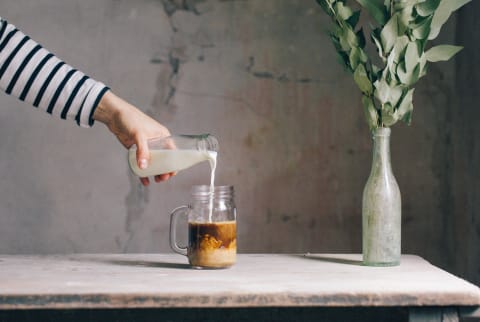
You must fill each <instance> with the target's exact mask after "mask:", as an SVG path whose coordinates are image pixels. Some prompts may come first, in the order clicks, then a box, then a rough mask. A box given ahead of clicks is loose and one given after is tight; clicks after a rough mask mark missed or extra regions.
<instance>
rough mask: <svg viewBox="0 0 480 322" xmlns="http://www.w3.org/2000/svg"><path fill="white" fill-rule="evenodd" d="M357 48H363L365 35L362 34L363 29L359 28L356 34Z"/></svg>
mask: <svg viewBox="0 0 480 322" xmlns="http://www.w3.org/2000/svg"><path fill="white" fill-rule="evenodd" d="M356 36H357V42H358V47H360V48H365V35H364V34H363V28H360V30H359V31H357V33H356Z"/></svg>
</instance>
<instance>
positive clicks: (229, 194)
mask: <svg viewBox="0 0 480 322" xmlns="http://www.w3.org/2000/svg"><path fill="white" fill-rule="evenodd" d="M210 193H211V192H210V185H195V186H192V189H191V194H192V196H193V197H195V198H196V199H198V198H200V199H203V198H205V197H207V198H210ZM233 195H234V190H233V186H214V190H213V197H214V198H233Z"/></svg>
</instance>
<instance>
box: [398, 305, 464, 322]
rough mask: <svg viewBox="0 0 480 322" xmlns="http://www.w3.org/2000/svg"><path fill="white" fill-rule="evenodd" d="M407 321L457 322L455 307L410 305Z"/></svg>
mask: <svg viewBox="0 0 480 322" xmlns="http://www.w3.org/2000/svg"><path fill="white" fill-rule="evenodd" d="M408 321H409V322H459V317H458V309H457V308H456V307H410V308H409V309H408Z"/></svg>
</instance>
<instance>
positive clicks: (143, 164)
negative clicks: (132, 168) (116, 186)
mask: <svg viewBox="0 0 480 322" xmlns="http://www.w3.org/2000/svg"><path fill="white" fill-rule="evenodd" d="M147 165H148V163H147V159H140V169H146V168H147Z"/></svg>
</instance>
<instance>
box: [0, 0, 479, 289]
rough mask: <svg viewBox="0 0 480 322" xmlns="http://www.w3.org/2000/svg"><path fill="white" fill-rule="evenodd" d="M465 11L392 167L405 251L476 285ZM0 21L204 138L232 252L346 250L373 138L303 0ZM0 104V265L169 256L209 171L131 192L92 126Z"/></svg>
mask: <svg viewBox="0 0 480 322" xmlns="http://www.w3.org/2000/svg"><path fill="white" fill-rule="evenodd" d="M471 6H476V8H478V6H479V3H478V2H477V3H475V4H471ZM475 10H476V12H478V9H475ZM475 10H471V11H470V12H467V11H464V12H463V13H462V14H463V15H465V16H466V17H467V18H469V19H467V18H465V19H463V20H462V19H461V20H460V22H459V26H458V28H456V27H457V26H456V25H457V24H456V21H458V20H456V19H455V18H452V19H451V20H450V21H449V23H448V24H447V25H446V26H445V28H444V30H443V33H442V35H441V37H440V38H441V39H440V40H439V41H446V42H448V43H452V42H460V43H462V44H464V45H465V46H466V47H467V50H465V51H464V52H463V53H461V54H460V55H459V56H458V57H457V58H456V60H455V61H452V62H449V63H440V64H436V65H432V68H430V73H429V75H428V76H427V77H426V78H425V79H423V80H422V81H421V82H420V84H419V86H418V87H417V91H416V92H415V98H414V100H415V106H416V109H415V111H414V119H413V125H412V126H411V127H407V126H404V125H399V126H396V127H395V128H394V130H393V133H392V160H393V168H394V173H395V175H396V177H397V180H398V182H399V185H400V188H401V191H402V197H403V251H404V253H415V254H419V255H421V256H424V257H425V258H427V259H428V260H430V261H432V262H433V263H435V264H437V265H440V266H442V267H444V268H447V269H449V270H450V271H453V272H454V273H458V274H462V275H463V276H466V277H467V278H469V279H470V280H472V281H474V282H477V283H480V271H479V267H480V255H479V253H480V252H479V251H478V246H477V245H478V244H479V243H478V241H479V238H480V237H479V236H480V228H479V225H480V224H479V222H480V220H479V216H480V215H479V211H480V208H479V204H478V200H479V198H478V196H477V195H478V188H479V187H478V182H479V178H478V175H479V171H478V167H477V165H478V163H479V162H478V161H479V154H480V147H479V144H478V142H479V139H478V137H479V133H478V128H476V127H475V124H476V121H478V120H479V118H480V116H479V113H478V103H477V101H478V86H479V82H480V81H479V78H478V71H479V70H480V67H479V66H478V57H479V56H478V50H479V46H480V45H479V44H480V42H479V41H478V35H476V36H475V35H474V33H473V32H468V30H472V29H471V28H472V26H473V25H475V24H476V26H477V30H478V19H477V21H475V18H474V16H473V15H474V14H473V12H474V11H475ZM0 15H1V16H3V17H4V18H6V19H7V20H9V21H10V22H12V23H14V24H16V25H17V26H18V27H19V28H20V29H22V30H23V31H25V32H26V33H27V34H29V35H30V36H31V37H32V38H33V39H36V40H37V41H39V42H40V43H41V44H43V45H44V46H45V47H46V48H49V49H50V50H52V51H53V52H55V53H56V54H58V55H59V56H60V57H62V58H63V59H64V60H66V61H67V62H68V63H70V64H71V65H73V66H76V67H78V68H79V69H81V70H83V71H85V72H86V73H87V74H89V75H91V76H92V77H94V78H97V79H99V80H102V81H104V82H105V83H106V84H108V85H109V86H110V87H111V88H112V89H113V90H114V91H115V92H117V93H118V94H119V95H120V96H122V97H124V98H126V99H127V100H129V101H131V102H133V103H134V104H136V105H137V106H139V107H140V108H141V109H143V110H144V111H146V112H147V113H149V114H151V115H153V116H154V117H155V118H157V119H158V120H160V121H161V122H162V123H164V124H165V125H166V126H167V127H169V128H170V129H171V131H172V132H175V133H201V132H210V133H213V134H215V135H216V136H217V137H218V138H219V141H220V147H221V151H220V155H219V165H218V171H217V183H218V184H233V185H235V189H236V192H237V196H236V202H237V206H238V209H239V234H240V239H239V247H240V251H243V252H307V251H310V252H360V250H361V244H360V243H361V230H360V226H361V225H360V223H361V194H362V189H363V186H364V184H365V181H366V179H367V177H368V173H369V168H370V158H371V155H370V153H371V151H370V148H371V146H370V138H369V133H368V129H367V127H366V125H365V122H364V119H363V114H362V113H363V112H362V108H361V106H360V95H359V92H358V90H357V89H356V87H355V85H354V84H353V81H352V78H351V76H350V75H347V74H346V73H344V72H343V70H342V68H341V66H340V65H339V64H337V62H336V56H335V53H334V50H333V47H332V45H331V44H330V42H329V39H328V36H327V33H326V30H327V28H328V26H329V21H328V19H327V18H326V17H325V16H324V15H323V13H322V12H320V10H319V8H318V6H317V5H316V4H315V1H313V0H311V1H310V0H297V1H292V0H282V1H280V0H262V1H255V0H245V1H234V0H232V1H227V0H207V1H173V0H163V1H160V0H137V1H127V0H102V1H98V0H82V1H80V0H68V1H59V0H57V1H55V0H3V1H2V2H1V3H0ZM462 28H463V29H462ZM475 37H476V38H475ZM475 40H476V43H475ZM472 57H473V58H474V57H477V60H476V63H474V64H473V65H472V63H471V62H472V60H473V59H472ZM0 106H1V108H0V114H1V115H0V137H1V138H2V140H0V151H2V153H1V157H0V252H1V253H54V252H166V251H169V247H168V214H169V211H170V210H171V209H173V208H174V207H176V206H178V205H180V204H182V203H184V202H185V201H187V200H188V199H189V197H188V194H189V187H190V186H191V185H192V184H203V183H207V182H208V178H209V169H208V165H207V164H203V165H199V166H196V167H194V168H192V169H190V170H188V171H183V172H181V173H179V175H178V176H177V177H176V178H174V179H173V180H171V181H170V182H168V183H165V184H160V185H154V186H151V187H149V188H147V189H144V188H142V187H141V186H140V185H139V183H138V181H137V179H136V178H134V177H133V176H131V175H130V173H129V171H128V168H127V163H126V153H125V151H124V150H123V148H122V147H121V146H120V144H119V143H117V142H116V140H115V139H114V138H113V136H111V135H110V134H109V133H108V132H107V130H106V129H105V128H104V127H103V125H102V124H96V125H95V126H94V127H93V128H92V129H81V128H78V127H76V125H74V124H72V123H69V122H66V121H61V120H56V119H52V118H51V117H50V116H48V115H46V114H44V113H41V112H39V111H34V110H33V108H32V107H30V106H26V105H24V104H22V103H20V102H17V101H16V100H15V99H14V98H12V97H8V96H7V95H0Z"/></svg>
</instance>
